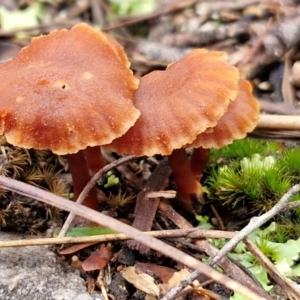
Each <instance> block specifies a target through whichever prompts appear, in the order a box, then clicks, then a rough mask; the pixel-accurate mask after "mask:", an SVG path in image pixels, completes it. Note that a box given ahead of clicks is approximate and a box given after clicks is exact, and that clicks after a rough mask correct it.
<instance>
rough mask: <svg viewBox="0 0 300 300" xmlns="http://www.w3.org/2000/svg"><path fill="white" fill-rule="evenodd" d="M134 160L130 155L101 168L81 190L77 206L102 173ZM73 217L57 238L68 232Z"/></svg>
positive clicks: (69, 218) (69, 217)
mask: <svg viewBox="0 0 300 300" xmlns="http://www.w3.org/2000/svg"><path fill="white" fill-rule="evenodd" d="M134 158H136V156H135V155H131V156H126V157H122V158H120V159H118V160H115V161H114V162H112V163H110V164H108V165H106V166H105V167H104V168H102V169H101V170H99V171H98V172H97V173H96V174H95V175H94V176H93V177H92V178H91V180H90V181H89V182H88V183H87V185H86V186H85V188H84V189H83V190H82V192H81V193H80V195H79V197H78V199H77V200H76V203H78V204H82V202H83V201H84V199H85V197H86V196H87V194H88V193H89V191H90V190H91V188H93V186H94V185H95V184H96V182H97V181H98V180H99V179H100V178H101V177H102V176H103V174H104V173H106V172H108V171H110V170H111V169H113V168H116V167H117V166H119V165H121V164H124V163H125V162H128V161H131V160H133V159H134ZM74 217H75V215H74V214H73V213H70V214H69V216H68V218H67V219H66V221H65V223H64V225H63V227H62V228H61V230H60V233H59V235H58V237H59V238H61V237H64V236H65V235H66V232H67V231H68V229H69V227H70V224H71V223H72V221H73V219H74Z"/></svg>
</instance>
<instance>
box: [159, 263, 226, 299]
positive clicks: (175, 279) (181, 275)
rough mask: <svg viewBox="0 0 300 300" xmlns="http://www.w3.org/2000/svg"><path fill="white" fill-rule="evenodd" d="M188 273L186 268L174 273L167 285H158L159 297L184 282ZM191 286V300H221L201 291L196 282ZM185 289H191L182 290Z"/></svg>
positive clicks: (205, 291) (203, 290)
mask: <svg viewBox="0 0 300 300" xmlns="http://www.w3.org/2000/svg"><path fill="white" fill-rule="evenodd" d="M190 274H191V273H190V271H189V270H188V269H186V268H183V269H181V270H180V271H179V272H175V273H174V274H173V276H172V277H171V279H170V280H169V281H168V283H163V284H160V285H159V286H160V291H161V295H163V296H164V295H166V294H167V293H168V292H169V290H170V289H172V288H173V287H175V286H177V285H178V284H179V283H180V282H181V281H182V280H185V279H186V278H187V277H188V276H190ZM192 285H193V286H194V287H193V291H191V292H192V293H193V295H194V296H193V297H194V298H193V299H201V300H202V299H203V300H205V299H207V300H221V298H220V297H219V296H218V295H217V294H215V293H214V292H212V291H209V290H206V289H203V288H202V287H201V286H199V285H200V284H199V282H198V280H194V281H193V283H192ZM186 289H191V287H186V288H185V289H184V290H186ZM176 299H178V300H179V299H185V298H184V297H178V298H176Z"/></svg>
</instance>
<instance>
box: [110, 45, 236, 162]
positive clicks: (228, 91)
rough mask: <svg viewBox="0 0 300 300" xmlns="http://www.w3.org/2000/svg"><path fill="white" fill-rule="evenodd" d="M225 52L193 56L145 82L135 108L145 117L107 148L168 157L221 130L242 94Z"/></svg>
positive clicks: (140, 86) (126, 152)
mask: <svg viewBox="0 0 300 300" xmlns="http://www.w3.org/2000/svg"><path fill="white" fill-rule="evenodd" d="M225 57H226V54H225V53H224V52H216V51H215V52H207V51H206V50H204V49H197V50H194V51H192V52H191V53H190V54H189V55H187V56H186V57H184V58H183V59H181V60H180V61H178V62H176V63H173V64H171V65H170V66H169V67H168V68H167V69H166V70H165V71H154V72H152V73H150V74H147V75H145V76H144V77H142V78H141V79H140V84H139V88H138V89H137V90H136V92H135V93H134V104H135V106H136V107H137V108H138V109H139V110H140V111H141V117H140V118H139V119H138V120H137V122H136V123H135V125H134V126H133V127H132V128H130V129H129V131H128V132H127V133H126V134H125V135H123V136H122V137H121V138H118V139H116V140H114V141H113V142H112V143H111V144H110V145H107V146H106V147H107V148H108V149H110V150H113V151H116V152H118V153H123V154H129V153H133V154H136V155H148V156H152V155H154V154H162V155H169V154H170V153H171V152H172V151H173V149H177V148H181V147H182V146H183V145H185V144H188V143H191V142H192V141H194V140H195V138H196V136H197V135H198V134H199V133H201V132H204V131H205V130H206V129H207V128H209V127H213V126H215V125H216V124H217V122H218V120H219V119H220V118H221V116H222V115H223V114H224V113H225V112H226V111H227V109H228V106H229V103H230V102H231V100H234V99H235V98H236V96H237V93H238V80H239V72H238V70H237V69H236V68H235V67H233V66H230V65H229V64H228V63H227V62H226V61H225Z"/></svg>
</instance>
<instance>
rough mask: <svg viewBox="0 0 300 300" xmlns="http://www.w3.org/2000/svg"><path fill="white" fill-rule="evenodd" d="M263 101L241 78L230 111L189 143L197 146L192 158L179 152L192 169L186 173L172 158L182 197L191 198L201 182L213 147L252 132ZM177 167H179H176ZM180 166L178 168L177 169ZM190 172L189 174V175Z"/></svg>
mask: <svg viewBox="0 0 300 300" xmlns="http://www.w3.org/2000/svg"><path fill="white" fill-rule="evenodd" d="M259 108H260V107H259V103H258V101H257V100H255V99H254V98H253V96H252V87H251V85H250V83H249V82H248V81H247V80H245V79H240V80H239V93H238V95H237V97H236V99H235V100H234V101H232V102H231V103H230V105H229V107H228V111H227V112H226V113H225V114H224V115H223V116H222V117H221V119H220V120H219V121H218V124H217V125H216V126H215V127H213V128H208V129H207V130H206V131H205V132H203V133H201V134H199V135H198V136H197V138H196V139H195V140H194V141H193V143H191V144H189V145H186V147H193V148H194V149H193V153H192V156H191V161H190V169H189V161H188V158H187V156H186V154H185V152H183V151H182V150H181V149H180V150H175V151H178V152H180V154H177V156H180V155H181V156H182V158H181V164H182V165H185V166H186V168H188V169H189V173H183V172H182V171H181V168H179V167H178V164H176V163H175V161H172V166H173V172H174V173H175V176H176V183H177V190H178V194H179V196H180V198H181V199H185V200H184V201H186V202H188V201H189V200H188V199H190V194H193V193H195V192H199V191H198V190H195V191H194V186H195V185H196V184H195V182H196V183H198V182H199V180H200V178H201V176H202V172H203V170H204V168H205V167H206V164H207V161H208V159H209V153H210V149H211V148H215V149H219V148H221V147H224V146H226V145H229V144H231V143H232V142H233V141H234V140H236V139H242V138H244V137H245V136H246V135H247V133H248V132H251V131H252V130H253V129H254V128H255V126H256V124H257V122H258V119H259ZM174 169H175V171H174ZM177 169H178V170H177ZM186 174H188V176H187V175H186Z"/></svg>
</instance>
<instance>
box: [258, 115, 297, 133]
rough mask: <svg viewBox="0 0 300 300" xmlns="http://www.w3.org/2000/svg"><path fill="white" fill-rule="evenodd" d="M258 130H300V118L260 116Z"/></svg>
mask: <svg viewBox="0 0 300 300" xmlns="http://www.w3.org/2000/svg"><path fill="white" fill-rule="evenodd" d="M256 128H259V129H261V128H264V129H282V130H299V129H300V116H283V115H260V116H259V120H258V123H257V125H256Z"/></svg>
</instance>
